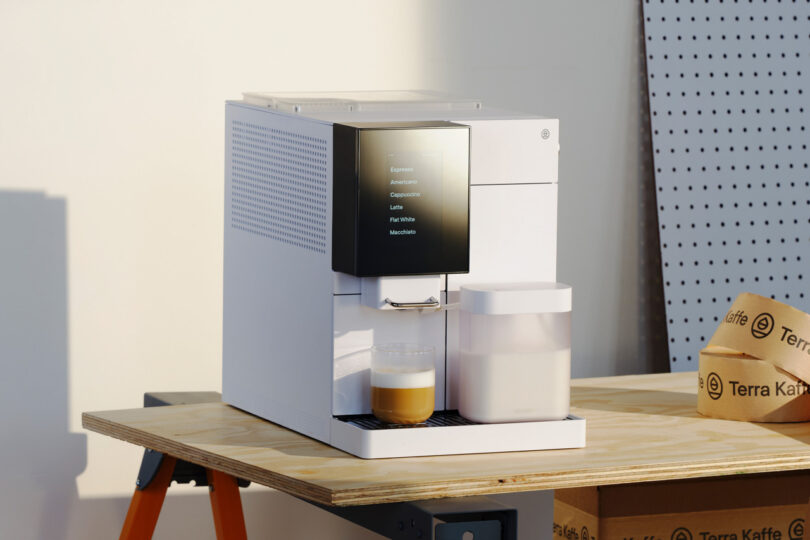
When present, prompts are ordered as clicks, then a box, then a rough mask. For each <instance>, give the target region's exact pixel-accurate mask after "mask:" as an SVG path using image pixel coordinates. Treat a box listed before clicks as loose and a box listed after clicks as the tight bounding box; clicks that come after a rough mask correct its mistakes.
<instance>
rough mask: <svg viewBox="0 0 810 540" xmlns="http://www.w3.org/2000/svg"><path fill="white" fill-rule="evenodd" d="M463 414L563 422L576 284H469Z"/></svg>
mask: <svg viewBox="0 0 810 540" xmlns="http://www.w3.org/2000/svg"><path fill="white" fill-rule="evenodd" d="M460 309H461V317H460V322H461V326H460V330H459V339H460V348H461V365H460V370H459V371H460V373H459V413H460V414H461V415H462V416H463V417H465V418H467V419H469V420H473V421H476V422H485V423H492V422H522V421H537V420H560V419H563V418H565V417H567V416H568V412H569V405H570V382H571V287H570V286H568V285H565V284H562V283H547V282H541V283H492V284H470V285H464V286H462V287H461V305H460Z"/></svg>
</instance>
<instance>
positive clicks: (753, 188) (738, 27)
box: [644, 0, 810, 371]
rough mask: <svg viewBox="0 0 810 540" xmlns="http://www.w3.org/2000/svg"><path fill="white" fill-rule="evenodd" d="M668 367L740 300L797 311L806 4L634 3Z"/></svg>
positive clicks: (806, 186)
mask: <svg viewBox="0 0 810 540" xmlns="http://www.w3.org/2000/svg"><path fill="white" fill-rule="evenodd" d="M644 28H645V43H646V54H647V77H648V85H649V92H650V110H651V118H652V130H653V150H654V162H655V168H656V169H655V179H656V190H657V197H658V218H659V227H660V239H661V253H662V263H663V277H664V294H665V297H666V312H667V321H668V325H667V328H668V333H669V342H670V343H669V349H670V360H671V366H672V368H673V370H678V371H681V370H689V369H696V368H697V358H698V354H697V353H698V351H699V350H700V348H701V347H703V346H704V345H705V343H706V341H707V340H708V339H709V338H710V337H711V335H712V333H713V332H714V329H715V328H716V327H717V324H718V321H719V319H720V318H722V316H723V314H724V313H725V310H726V309H727V308H728V306H729V305H730V303H731V302H732V300H734V298H735V297H736V296H737V294H739V293H740V292H743V291H750V292H754V293H758V294H761V295H763V296H769V297H771V298H775V299H777V300H780V301H783V302H786V303H789V304H791V305H794V306H796V307H797V308H799V309H802V310H804V311H808V310H810V297H809V296H808V294H809V293H810V291H808V287H807V285H808V282H810V169H808V162H810V151H808V143H810V116H808V113H810V111H808V108H810V100H808V96H809V95H810V84H808V75H810V2H808V1H807V0H801V1H800V2H797V1H796V0H793V1H788V0H785V1H781V0H771V1H767V0H745V1H742V0H740V1H739V2H738V1H737V0H726V1H725V2H724V1H723V0H700V1H689V0H652V1H650V0H646V2H645V3H644Z"/></svg>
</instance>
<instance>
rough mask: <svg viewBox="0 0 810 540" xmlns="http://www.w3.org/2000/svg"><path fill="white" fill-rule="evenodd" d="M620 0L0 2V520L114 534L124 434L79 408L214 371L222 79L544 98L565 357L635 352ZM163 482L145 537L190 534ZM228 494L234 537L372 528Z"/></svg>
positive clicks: (648, 363)
mask: <svg viewBox="0 0 810 540" xmlns="http://www.w3.org/2000/svg"><path fill="white" fill-rule="evenodd" d="M638 10H639V7H638V5H637V3H636V2H634V1H630V0H625V1H623V2H608V3H605V2H598V1H591V2H588V3H585V4H583V3H563V2H551V1H543V2H534V1H530V0H525V1H510V2H499V3H495V2H484V1H470V2H462V1H461V0H454V1H452V2H451V1H446V2H427V1H425V0H396V1H388V2H374V1H372V0H363V1H355V2H329V1H326V0H308V1H298V2H288V3H282V2H278V1H275V2H272V1H271V2H258V1H246V0H243V1H234V2H228V3H225V2H222V3H213V2H157V1H153V0H140V1H138V2H135V1H123V2H97V1H90V0H76V1H74V2H70V3H68V2H55V1H41V2H21V1H18V0H7V1H5V2H2V3H0V77H2V79H0V80H1V81H2V84H0V249H2V251H0V337H2V338H4V339H2V340H0V365H2V368H3V379H2V383H0V390H2V395H0V432H1V433H3V440H2V445H0V446H2V448H3V449H2V450H0V462H2V463H4V464H5V465H6V466H9V461H7V459H9V460H12V461H11V463H13V464H14V465H10V466H11V467H12V468H13V470H15V471H17V473H18V475H19V478H20V480H26V481H23V482H21V484H22V485H23V487H22V488H21V491H18V492H16V493H14V494H13V497H12V495H11V494H10V493H9V492H8V490H6V491H4V492H2V493H3V494H2V496H0V537H3V538H60V537H63V538H109V537H114V536H115V535H116V534H117V532H118V529H119V527H120V524H121V522H122V520H123V516H124V513H125V511H126V504H127V497H128V496H129V495H130V493H131V489H132V488H133V480H134V476H135V473H136V470H137V466H138V463H139V460H140V450H139V449H137V448H135V447H132V446H130V445H127V444H124V443H121V442H118V441H115V440H113V439H109V438H105V437H100V436H96V435H94V434H84V432H83V431H82V430H81V427H80V414H81V412H82V411H87V410H99V409H115V408H125V407H137V406H139V405H140V404H141V399H142V394H143V392H145V391H160V390H197V389H214V390H218V389H219V387H220V347H221V335H220V333H221V331H220V324H221V305H222V300H221V281H222V274H221V272H222V192H223V188H222V171H223V102H224V100H225V99H229V98H235V97H238V96H239V94H240V92H241V91H243V90H257V89H258V90H297V89H298V90H301V89H305V90H328V89H332V90H343V89H346V90H348V89H386V88H390V89H396V88H438V89H446V90H451V91H456V92H459V93H464V94H469V95H472V96H474V97H482V98H484V99H485V100H486V101H488V102H492V103H496V104H499V105H503V106H507V107H511V108H517V109H525V110H528V111H532V112H541V113H544V114H549V115H555V116H559V117H560V118H561V121H562V124H561V129H562V149H563V150H562V154H561V162H560V177H561V187H560V253H559V259H560V265H559V276H560V278H561V279H563V280H568V281H569V282H571V283H572V284H573V285H574V288H575V291H576V292H575V319H574V325H575V339H576V342H577V347H575V353H574V354H575V358H574V373H575V374H576V375H586V374H593V375H602V374H611V373H617V372H622V373H627V372H633V371H643V370H647V369H650V368H651V367H652V366H653V362H652V360H650V358H652V356H651V355H650V354H648V350H649V349H648V347H647V341H646V340H647V338H648V336H647V334H645V331H646V330H645V328H646V327H645V326H644V324H645V323H640V322H639V321H642V320H644V316H645V312H644V309H646V308H642V309H641V310H640V309H639V307H638V306H639V305H641V306H644V305H646V304H645V302H644V294H643V292H644V291H643V288H642V289H640V288H639V286H638V283H639V282H642V283H644V282H645V275H644V274H643V272H642V271H640V270H639V269H640V268H641V262H642V261H643V260H644V257H643V255H644V251H643V249H640V245H641V240H642V239H643V236H644V234H645V232H644V230H643V229H641V228H640V226H639V223H640V222H643V221H644V219H643V218H644V215H643V213H642V211H641V210H640V206H641V203H642V202H643V197H642V194H643V193H642V191H641V190H640V181H641V179H642V178H645V174H646V173H645V169H644V167H645V161H644V160H645V159H646V147H645V141H644V139H643V136H644V134H643V131H642V129H641V126H642V125H643V118H642V117H641V116H640V111H641V109H642V108H643V107H642V105H643V101H642V100H641V99H640V97H641V94H640V91H641V88H642V87H641V86H640V84H641V79H640V71H639V69H640V65H639V58H640V56H639V55H640V49H639V47H640V43H639V40H638V35H639V31H640V30H639V28H638V26H637V25H638V21H639V20H640V19H639V15H638ZM46 195H47V196H46ZM4 328H5V330H4ZM12 442H13V444H10V443H12ZM506 458H507V457H505V459H506ZM85 462H86V464H87V465H86V467H85ZM74 478H75V482H74ZM172 491H174V492H175V493H176V495H175V496H174V497H170V500H169V502H168V503H167V507H166V509H167V511H166V512H165V513H164V515H163V518H162V520H161V522H160V524H159V526H158V533H157V535H156V537H160V538H175V537H180V536H186V537H197V538H205V537H212V533H211V530H210V526H209V525H210V517H208V515H209V511H208V508H207V506H206V505H207V502H206V498H205V494H204V492H202V493H201V491H202V490H197V491H194V490H193V489H191V490H189V489H185V490H184V489H178V488H172ZM509 501H510V502H514V501H518V503H520V504H522V505H524V506H525V508H534V507H535V506H542V508H543V509H544V511H545V512H548V496H547V495H546V496H541V497H539V498H538V497H534V498H532V497H529V498H526V497H523V498H509ZM245 505H246V513H247V514H248V523H249V527H250V529H251V530H250V533H251V537H256V538H285V539H292V538H313V537H322V538H366V537H367V538H372V537H374V535H371V534H370V533H368V534H367V533H365V532H362V531H361V530H359V529H357V528H355V527H354V526H351V525H349V524H346V523H345V522H343V521H341V520H338V519H337V518H332V517H331V516H329V515H327V514H325V513H323V512H319V511H316V510H313V509H311V508H308V507H307V506H306V505H304V504H302V503H299V502H297V501H295V500H293V499H291V498H289V497H287V496H285V495H281V494H277V493H274V492H269V491H266V490H264V491H262V490H257V491H256V492H249V493H246V494H245ZM533 511H534V510H533ZM523 516H524V522H523V523H525V524H526V525H525V526H524V531H525V532H524V533H522V535H523V536H524V537H526V538H546V537H547V536H546V533H545V531H541V530H540V528H541V524H539V522H538V521H537V518H536V517H535V518H534V520H532V519H531V518H529V513H528V512H524V514H523Z"/></svg>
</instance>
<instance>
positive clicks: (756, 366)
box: [697, 293, 810, 422]
mask: <svg viewBox="0 0 810 540" xmlns="http://www.w3.org/2000/svg"><path fill="white" fill-rule="evenodd" d="M805 381H810V315H808V314H807V313H804V312H802V311H799V310H798V309H795V308H793V307H791V306H788V305H786V304H783V303H781V302H777V301H776V300H771V299H770V298H765V297H763V296H759V295H756V294H751V293H742V294H741V295H739V296H738V297H737V299H736V300H735V301H734V303H733V304H732V305H731V309H730V310H729V311H728V313H727V314H726V316H725V317H724V318H723V320H722V321H721V322H720V325H719V326H718V327H717V330H716V331H715V333H714V335H713V336H712V338H711V339H710V340H709V343H708V345H707V346H706V348H705V349H703V350H702V351H700V364H699V368H698V404H697V410H698V412H699V413H700V414H703V415H705V416H712V417H716V418H725V419H729V420H745V421H751V422H805V421H808V420H810V385H808V384H807V383H806V382H805Z"/></svg>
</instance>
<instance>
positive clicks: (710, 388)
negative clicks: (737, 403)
mask: <svg viewBox="0 0 810 540" xmlns="http://www.w3.org/2000/svg"><path fill="white" fill-rule="evenodd" d="M706 391H707V392H708V393H709V397H710V398H712V399H714V400H717V399H720V396H722V395H723V379H721V378H720V375H718V374H717V373H715V372H714V371H712V372H711V373H709V376H708V377H706Z"/></svg>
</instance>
